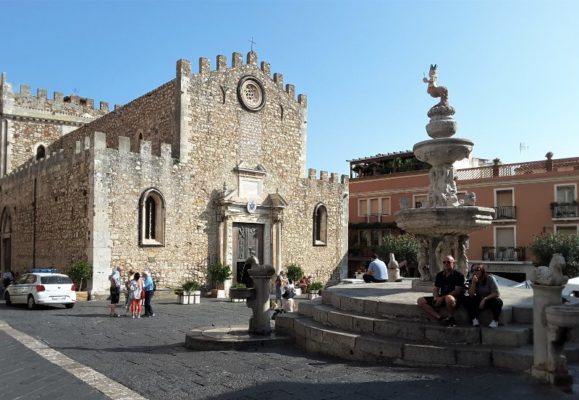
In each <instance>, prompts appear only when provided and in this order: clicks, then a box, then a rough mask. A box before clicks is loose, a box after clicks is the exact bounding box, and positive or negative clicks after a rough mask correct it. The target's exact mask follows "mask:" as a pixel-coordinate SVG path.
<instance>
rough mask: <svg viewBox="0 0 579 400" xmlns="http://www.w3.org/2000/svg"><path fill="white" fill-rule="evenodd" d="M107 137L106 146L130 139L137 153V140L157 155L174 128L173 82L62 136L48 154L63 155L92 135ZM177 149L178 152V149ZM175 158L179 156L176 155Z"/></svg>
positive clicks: (114, 145)
mask: <svg viewBox="0 0 579 400" xmlns="http://www.w3.org/2000/svg"><path fill="white" fill-rule="evenodd" d="M96 131H98V132H104V133H106V135H107V146H109V147H111V148H113V147H117V148H118V146H119V140H118V137H119V136H125V137H130V138H131V143H132V146H133V147H132V148H131V150H132V151H134V152H138V151H139V139H140V138H141V140H146V141H149V142H151V143H152V151H153V154H157V155H159V154H160V152H161V143H173V140H175V135H176V134H177V129H176V110H175V82H174V81H170V82H167V83H165V84H164V85H162V86H160V87H158V88H157V89H155V90H152V91H151V92H149V93H147V94H145V95H143V96H141V97H139V98H137V99H135V100H133V101H131V102H130V103H128V104H126V105H124V106H121V107H118V108H116V109H115V110H114V111H112V112H111V113H109V114H107V115H105V116H103V117H102V118H99V119H97V120H95V121H93V122H91V123H89V124H87V125H85V126H83V127H82V128H80V129H77V130H76V131H74V132H72V133H70V134H68V135H66V136H64V137H62V138H61V139H60V140H58V141H56V142H54V143H53V144H52V145H51V146H50V151H58V150H60V149H64V151H65V153H66V154H72V153H74V151H75V144H76V142H77V141H78V140H81V139H82V138H84V137H87V136H90V135H92V134H93V133H94V132H96ZM177 150H178V149H177ZM177 156H178V154H177Z"/></svg>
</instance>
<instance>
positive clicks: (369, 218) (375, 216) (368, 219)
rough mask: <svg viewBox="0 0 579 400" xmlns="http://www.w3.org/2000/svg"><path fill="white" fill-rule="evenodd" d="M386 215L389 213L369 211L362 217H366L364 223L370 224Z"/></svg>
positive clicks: (380, 220)
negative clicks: (369, 212)
mask: <svg viewBox="0 0 579 400" xmlns="http://www.w3.org/2000/svg"><path fill="white" fill-rule="evenodd" d="M387 215H389V214H380V213H371V214H366V215H364V217H365V218H366V223H367V224H370V223H372V222H382V218H383V217H385V216H387Z"/></svg>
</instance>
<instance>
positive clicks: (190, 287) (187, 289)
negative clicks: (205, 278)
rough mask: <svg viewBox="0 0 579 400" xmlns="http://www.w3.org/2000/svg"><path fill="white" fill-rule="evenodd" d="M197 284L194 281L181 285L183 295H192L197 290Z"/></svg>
mask: <svg viewBox="0 0 579 400" xmlns="http://www.w3.org/2000/svg"><path fill="white" fill-rule="evenodd" d="M199 287H200V286H199V284H198V283H197V282H195V281H187V282H185V283H184V284H183V285H181V289H183V293H192V292H195V291H196V290H199Z"/></svg>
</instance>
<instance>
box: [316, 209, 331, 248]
mask: <svg viewBox="0 0 579 400" xmlns="http://www.w3.org/2000/svg"><path fill="white" fill-rule="evenodd" d="M327 241H328V211H327V210H326V206H325V205H323V204H322V203H319V204H318V205H317V206H316V208H315V209H314V246H325V245H326V244H327Z"/></svg>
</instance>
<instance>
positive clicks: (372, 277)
mask: <svg viewBox="0 0 579 400" xmlns="http://www.w3.org/2000/svg"><path fill="white" fill-rule="evenodd" d="M362 279H364V282H366V283H370V282H376V283H381V282H387V281H388V272H386V264H384V261H382V260H380V258H378V255H377V254H376V253H374V254H372V262H371V263H370V265H368V269H367V270H366V273H365V274H364V275H362Z"/></svg>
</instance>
